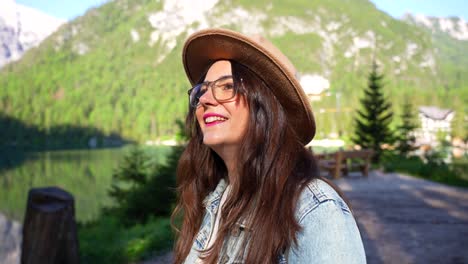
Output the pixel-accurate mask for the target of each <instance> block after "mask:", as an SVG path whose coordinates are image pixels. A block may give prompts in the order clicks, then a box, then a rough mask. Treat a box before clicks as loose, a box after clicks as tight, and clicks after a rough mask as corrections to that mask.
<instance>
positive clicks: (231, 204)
mask: <svg viewBox="0 0 468 264" xmlns="http://www.w3.org/2000/svg"><path fill="white" fill-rule="evenodd" d="M231 65H232V66H231V67H232V73H233V76H234V77H233V78H234V85H236V86H241V87H239V90H240V91H241V94H242V96H245V98H246V99H247V103H248V105H249V111H250V112H249V123H248V128H247V132H246V136H245V138H244V139H243V142H242V144H241V148H240V151H239V153H240V154H239V157H238V162H237V165H238V168H237V171H238V172H239V175H238V177H236V178H235V179H231V180H230V182H229V185H230V186H231V191H230V193H229V195H228V197H227V200H226V202H225V204H224V206H223V209H222V213H221V221H220V225H219V230H218V235H217V237H216V240H215V241H214V244H213V246H212V247H211V248H209V249H208V250H206V251H204V252H203V254H202V258H203V259H204V263H216V262H217V261H218V258H219V253H220V250H221V248H222V245H223V241H224V239H225V237H226V236H228V235H229V232H230V230H232V229H233V228H234V227H235V224H236V222H239V221H241V220H243V219H249V226H250V227H251V234H250V238H249V239H250V241H249V243H248V244H247V248H246V250H247V254H246V263H275V262H277V260H278V256H279V255H280V254H281V253H284V252H285V250H286V249H288V248H289V247H290V246H292V245H293V244H295V243H296V234H297V232H298V231H300V229H301V228H300V225H299V224H298V222H297V220H296V218H295V216H294V212H295V206H296V203H297V199H298V196H299V194H300V192H301V191H302V189H303V188H304V187H305V185H306V184H307V183H308V182H309V181H310V180H312V179H313V178H317V177H318V169H317V165H316V162H315V160H314V158H313V156H312V154H311V153H310V152H309V151H307V150H306V149H305V148H304V146H303V144H302V143H301V142H300V139H299V137H298V136H297V135H296V133H295V131H294V130H293V128H292V127H291V125H290V124H289V122H288V117H287V116H286V114H285V111H284V110H283V107H282V106H281V104H280V103H279V102H278V100H277V99H276V97H275V96H274V95H273V93H272V92H271V90H270V89H269V88H268V87H267V85H266V84H265V83H264V82H263V81H262V79H261V78H260V77H259V76H257V75H256V74H255V73H253V72H252V71H250V70H249V69H248V68H247V67H245V66H243V65H241V64H239V63H236V62H235V61H231ZM241 79H242V81H241ZM186 127H187V134H188V135H189V141H188V144H187V147H186V149H185V151H184V152H183V154H182V156H181V158H180V160H179V164H178V168H177V186H178V187H177V192H178V203H177V206H176V208H175V210H174V212H173V214H172V221H173V223H176V222H178V221H177V219H179V220H182V223H181V226H180V229H177V228H176V231H177V242H176V244H175V247H174V262H175V263H177V264H178V263H183V262H184V260H185V258H186V257H187V255H188V253H189V252H190V249H191V247H192V244H193V242H194V239H195V237H196V234H197V232H198V231H199V228H200V225H201V222H202V219H203V216H204V214H205V208H204V206H203V199H204V198H205V197H206V196H207V195H208V194H209V193H210V192H212V191H213V190H214V189H215V187H216V186H217V184H218V182H219V181H220V180H221V179H222V178H225V179H226V180H228V179H227V169H226V167H225V165H224V162H223V160H222V159H221V158H220V157H219V156H218V155H217V154H216V153H215V152H214V151H213V150H211V149H210V148H209V147H207V146H205V145H204V144H203V134H202V132H201V130H200V127H199V125H198V123H197V120H196V117H195V109H194V108H191V109H190V110H189V113H188V115H187V118H186Z"/></svg>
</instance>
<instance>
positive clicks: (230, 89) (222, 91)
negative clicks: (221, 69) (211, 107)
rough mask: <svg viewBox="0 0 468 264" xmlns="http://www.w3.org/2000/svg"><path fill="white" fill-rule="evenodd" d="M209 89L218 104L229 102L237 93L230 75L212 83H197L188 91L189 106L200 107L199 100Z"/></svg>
mask: <svg viewBox="0 0 468 264" xmlns="http://www.w3.org/2000/svg"><path fill="white" fill-rule="evenodd" d="M209 87H211V92H212V93H213V97H214V99H215V100H216V101H218V102H224V101H228V100H231V99H232V98H234V97H235V96H236V95H237V93H238V88H237V85H234V80H233V78H232V75H226V76H223V77H221V78H219V79H217V80H215V81H212V82H202V83H199V84H197V85H195V86H194V87H193V88H192V89H190V90H188V91H187V93H188V95H189V102H190V106H192V107H197V106H198V105H200V98H201V97H202V96H203V95H204V94H205V93H206V92H207V91H208V88H209Z"/></svg>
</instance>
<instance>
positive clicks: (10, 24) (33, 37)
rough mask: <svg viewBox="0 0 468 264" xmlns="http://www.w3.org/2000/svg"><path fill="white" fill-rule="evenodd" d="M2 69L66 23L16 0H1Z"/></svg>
mask: <svg viewBox="0 0 468 264" xmlns="http://www.w3.org/2000/svg"><path fill="white" fill-rule="evenodd" d="M0 5H1V6H2V8H1V9H0V45H1V47H2V48H1V49H0V68H1V67H2V66H3V65H5V64H7V63H9V62H11V61H15V60H18V59H20V58H21V56H22V55H23V53H24V52H25V51H27V50H28V49H30V48H33V47H36V46H37V45H39V43H40V42H41V41H42V40H44V39H45V38H46V37H47V36H49V35H50V34H51V33H52V32H54V31H55V30H57V28H58V27H59V26H60V25H62V24H63V23H64V21H62V20H60V19H57V18H54V17H51V16H49V15H46V14H44V13H42V12H40V11H38V10H35V9H33V8H30V7H27V6H23V5H20V4H17V3H16V2H15V1H14V0H0Z"/></svg>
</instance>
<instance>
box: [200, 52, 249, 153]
mask: <svg viewBox="0 0 468 264" xmlns="http://www.w3.org/2000/svg"><path fill="white" fill-rule="evenodd" d="M226 75H232V70H231V63H230V62H229V61H226V60H222V61H217V62H215V63H214V64H213V65H211V67H210V69H209V70H208V72H207V74H206V77H205V80H204V81H205V82H206V81H209V82H212V81H215V80H218V79H219V78H220V77H223V76H226ZM196 117H197V121H198V124H199V125H200V128H201V131H202V132H203V143H204V144H205V145H207V146H209V147H210V148H212V149H213V150H214V151H216V152H217V153H218V154H220V155H221V156H223V155H222V154H229V153H225V152H226V151H237V150H238V148H239V146H240V143H241V141H242V138H243V137H244V135H245V133H246V130H247V125H248V118H249V108H248V105H247V101H246V99H245V96H243V95H241V94H237V95H236V96H235V97H234V98H232V99H230V100H229V101H223V102H218V101H216V100H215V98H214V96H213V91H212V88H209V89H208V90H207V92H206V93H204V94H203V95H202V96H201V97H200V104H199V105H198V107H197V109H196ZM230 154H233V153H230Z"/></svg>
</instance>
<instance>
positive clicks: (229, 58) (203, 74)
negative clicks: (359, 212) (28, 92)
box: [173, 29, 365, 264]
mask: <svg viewBox="0 0 468 264" xmlns="http://www.w3.org/2000/svg"><path fill="white" fill-rule="evenodd" d="M183 62H184V67H185V71H186V73H187V76H188V78H189V80H190V82H191V83H192V84H194V85H195V86H194V87H193V88H192V89H190V90H189V91H188V93H189V101H190V102H189V105H190V107H189V113H188V116H187V120H186V125H187V128H188V134H189V142H188V145H187V148H186V150H185V151H184V153H183V154H182V156H181V158H180V161H179V166H178V171H177V184H178V193H179V201H178V204H177V207H176V209H175V211H174V214H173V218H174V219H175V218H177V217H179V216H181V217H182V224H181V228H180V230H179V232H178V239H177V242H176V245H175V248H174V256H175V257H174V258H175V263H190V264H191V263H365V254H364V249H363V246H362V241H361V237H360V234H359V230H358V228H357V226H356V223H355V220H354V218H353V216H352V214H351V212H350V209H349V208H348V206H347V205H346V203H345V202H344V201H343V200H342V198H340V196H339V195H338V194H337V193H336V192H335V190H334V189H333V188H332V187H331V186H330V185H329V184H327V183H326V182H325V181H323V180H321V179H320V177H319V174H318V169H317V164H316V162H315V161H314V159H313V156H312V155H311V154H310V153H309V152H308V151H307V150H306V149H305V148H304V145H305V144H307V143H308V142H309V141H310V140H311V139H312V138H313V136H314V134H315V121H314V118H313V114H312V110H311V108H310V105H309V102H308V99H307V97H306V95H305V94H304V92H303V90H302V88H301V86H300V84H299V83H298V81H297V80H296V78H295V75H294V68H293V66H292V64H291V63H290V62H289V61H288V60H287V58H286V57H285V56H284V55H283V54H282V53H281V52H280V51H279V50H278V49H276V48H275V47H274V46H273V45H272V44H271V43H269V42H268V41H266V40H265V39H263V38H260V37H247V36H244V35H241V34H239V33H237V32H233V31H230V30H225V29H208V30H202V31H199V32H196V33H195V34H193V35H192V36H190V37H189V39H188V40H187V41H186V43H185V46H184V49H183Z"/></svg>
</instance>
